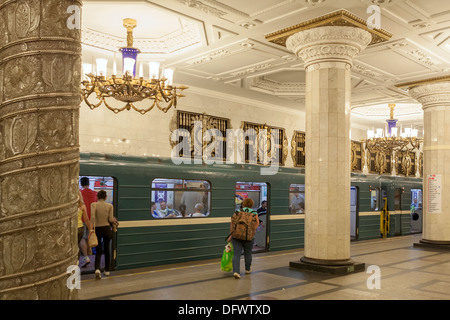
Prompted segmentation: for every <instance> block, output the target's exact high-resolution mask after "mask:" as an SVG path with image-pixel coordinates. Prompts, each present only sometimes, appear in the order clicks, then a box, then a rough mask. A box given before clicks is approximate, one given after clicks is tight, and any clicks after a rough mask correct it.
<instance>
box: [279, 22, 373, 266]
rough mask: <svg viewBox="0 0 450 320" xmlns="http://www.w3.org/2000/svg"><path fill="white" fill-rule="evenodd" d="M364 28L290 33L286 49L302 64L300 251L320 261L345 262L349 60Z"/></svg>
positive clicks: (365, 35) (363, 41)
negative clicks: (303, 114) (303, 133)
mask: <svg viewBox="0 0 450 320" xmlns="http://www.w3.org/2000/svg"><path fill="white" fill-rule="evenodd" d="M371 39H372V36H371V34H370V33H369V32H367V31H365V30H363V29H360V28H356V27H347V26H323V27H317V28H312V29H309V30H304V31H300V32H298V33H296V34H294V35H292V36H290V37H289V38H288V39H287V41H286V47H287V48H288V49H289V50H291V51H293V52H294V53H295V54H297V55H298V56H299V57H300V58H302V59H303V61H304V62H305V70H306V139H305V141H306V146H305V150H306V156H305V159H306V164H305V212H306V214H305V252H304V257H303V258H302V259H301V260H302V261H303V262H306V263H313V264H321V265H349V264H353V261H352V260H351V259H350V112H351V110H350V98H351V83H350V81H351V67H352V59H353V57H354V56H355V55H357V54H358V53H359V52H360V51H362V50H363V49H364V48H365V47H366V46H367V45H368V44H369V43H370V41H371Z"/></svg>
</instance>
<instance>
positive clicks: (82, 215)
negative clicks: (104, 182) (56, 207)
mask: <svg viewBox="0 0 450 320" xmlns="http://www.w3.org/2000/svg"><path fill="white" fill-rule="evenodd" d="M83 221H86V225H87V227H88V229H89V230H90V229H91V222H90V221H89V219H88V216H87V210H86V206H85V205H84V202H83V196H82V194H81V191H78V246H79V248H80V252H81V254H84V255H85V256H86V253H85V252H84V253H83V252H82V246H81V242H82V241H83V242H84V239H83V234H84V225H83ZM84 248H85V249H86V247H84Z"/></svg>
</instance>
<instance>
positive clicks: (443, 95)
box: [409, 82, 450, 109]
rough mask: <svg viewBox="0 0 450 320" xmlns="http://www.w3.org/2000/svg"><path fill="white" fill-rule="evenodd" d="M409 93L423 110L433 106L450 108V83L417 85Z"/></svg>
mask: <svg viewBox="0 0 450 320" xmlns="http://www.w3.org/2000/svg"><path fill="white" fill-rule="evenodd" d="M409 93H410V95H411V96H412V97H413V98H414V99H415V100H417V101H419V102H420V103H421V104H422V106H423V109H426V108H429V107H433V106H442V105H445V106H450V82H438V83H429V84H423V85H419V86H416V87H413V88H411V89H410V90H409Z"/></svg>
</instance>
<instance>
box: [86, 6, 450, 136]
mask: <svg viewBox="0 0 450 320" xmlns="http://www.w3.org/2000/svg"><path fill="white" fill-rule="evenodd" d="M374 4H375V5H378V6H379V7H380V8H381V28H382V29H384V30H386V31H388V32H390V33H392V34H393V36H392V38H391V39H390V40H389V41H387V42H384V43H380V44H374V45H371V46H370V47H368V48H367V49H365V50H364V51H363V52H362V53H361V54H359V55H358V56H357V57H356V59H355V60H354V66H353V69H352V87H353V89H352V108H353V112H352V114H353V117H352V122H353V124H354V125H359V126H360V127H361V128H365V127H367V126H372V125H375V126H376V123H380V124H382V125H384V123H385V122H384V120H385V119H386V118H387V117H388V116H389V108H388V107H387V104H388V103H396V104H398V107H396V118H398V119H399V120H400V121H405V124H406V123H407V124H413V125H420V124H421V121H422V110H421V108H420V105H418V104H417V103H416V102H415V101H414V100H412V99H411V98H410V97H409V95H408V94H407V92H404V91H402V90H401V89H398V88H397V87H395V84H399V83H403V82H409V81H413V80H420V79H426V78H431V77H437V76H442V75H448V74H450V1H447V0H245V1H242V0H154V1H147V0H142V1H111V0H108V1H89V0H84V1H83V19H82V23H83V27H82V28H83V29H82V30H83V44H84V45H83V50H84V51H83V59H84V62H88V63H90V62H91V61H92V59H93V57H99V56H106V57H108V58H110V61H111V62H112V59H114V53H116V55H117V57H116V59H117V63H119V54H118V49H119V48H120V47H123V46H125V45H126V30H125V28H124V27H123V26H122V20H123V19H124V18H134V19H136V20H137V22H138V26H137V28H136V29H135V31H134V38H135V47H138V48H139V49H140V50H141V51H142V54H141V55H139V57H138V59H139V62H143V63H145V62H148V61H151V60H158V61H160V62H161V63H162V64H163V65H165V66H166V67H173V68H175V70H176V71H175V80H174V81H175V83H179V84H184V85H187V86H190V87H191V88H192V90H199V91H204V92H209V93H211V94H217V95H224V94H225V95H232V96H234V97H236V98H238V99H250V100H252V101H255V102H258V101H259V102H261V103H271V104H274V105H277V106H279V107H285V108H292V109H297V110H303V109H304V101H305V99H304V94H305V92H304V88H305V72H304V70H303V62H302V60H301V59H299V58H297V57H296V56H294V54H292V53H291V52H289V51H288V50H287V49H286V48H285V47H282V46H279V45H276V44H273V43H270V42H268V41H267V40H266V39H265V37H264V36H265V35H266V34H268V33H271V32H274V31H277V30H279V29H282V28H285V27H289V26H291V25H295V24H298V23H301V22H304V21H306V20H309V19H312V18H315V17H318V16H321V15H324V14H327V13H330V12H332V11H335V10H339V9H346V10H347V11H349V12H351V13H353V14H355V15H356V16H358V17H360V18H362V19H365V20H366V19H368V18H369V16H370V15H371V12H369V13H368V11H367V10H368V8H369V6H371V5H374ZM110 65H111V67H112V63H110ZM144 70H146V69H144ZM146 76H148V74H146ZM247 101H248V100H247ZM383 112H384V114H383Z"/></svg>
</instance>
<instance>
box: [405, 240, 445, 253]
mask: <svg viewBox="0 0 450 320" xmlns="http://www.w3.org/2000/svg"><path fill="white" fill-rule="evenodd" d="M413 246H414V248H422V249H430V250H445V251H450V241H434V240H426V239H422V240H420V241H419V242H418V243H414V245H413Z"/></svg>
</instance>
